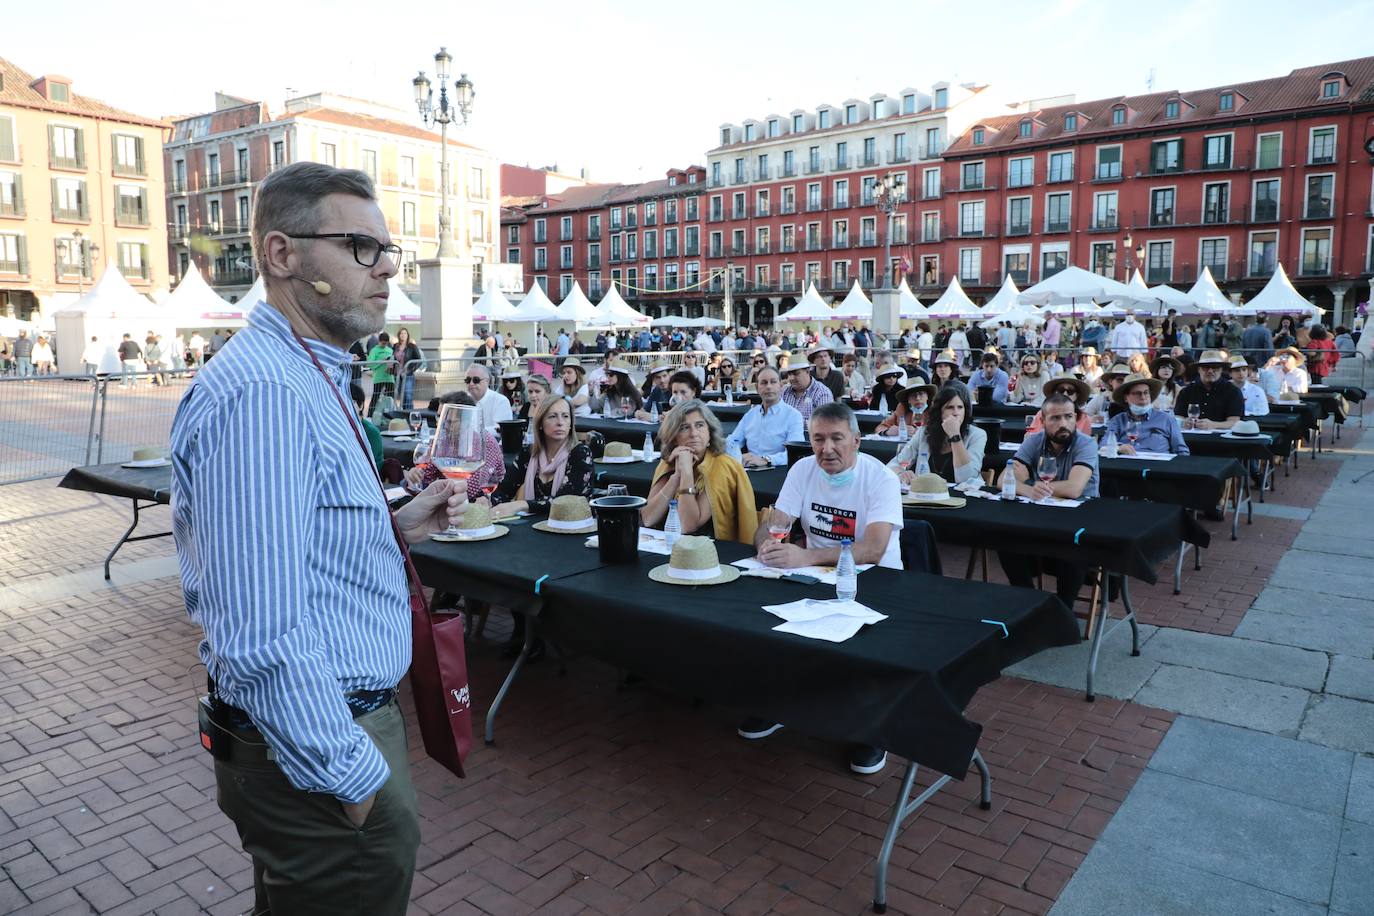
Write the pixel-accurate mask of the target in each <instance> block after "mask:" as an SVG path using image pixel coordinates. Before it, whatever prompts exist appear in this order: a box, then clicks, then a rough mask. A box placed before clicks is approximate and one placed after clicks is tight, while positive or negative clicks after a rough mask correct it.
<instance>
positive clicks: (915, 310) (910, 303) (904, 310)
mask: <svg viewBox="0 0 1374 916" xmlns="http://www.w3.org/2000/svg"><path fill="white" fill-rule="evenodd" d="M897 295H898V301H899V303H900V304H899V305H898V306H897V316H898V317H899V318H910V319H911V320H912V321H922V320H924V319H926V318H929V317H930V311H929V310H928V309H927V308H926V307H925V306H924V305H922V304H921V300H920V299H917V298H916V294H915V293H913V292H912V291H911V287H910V286H907V284H906V281H905V280H903V281H902V282H901V283H899V284H898V285H897Z"/></svg>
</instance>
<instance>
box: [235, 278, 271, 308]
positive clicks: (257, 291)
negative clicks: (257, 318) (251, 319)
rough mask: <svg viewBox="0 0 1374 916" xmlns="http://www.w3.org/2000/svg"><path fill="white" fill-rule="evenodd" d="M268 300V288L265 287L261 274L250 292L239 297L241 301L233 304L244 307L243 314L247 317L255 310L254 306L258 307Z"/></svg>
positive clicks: (249, 289)
mask: <svg viewBox="0 0 1374 916" xmlns="http://www.w3.org/2000/svg"><path fill="white" fill-rule="evenodd" d="M266 298H267V287H266V286H264V285H263V283H262V275H261V274H259V275H258V279H257V280H255V281H254V282H253V285H252V286H250V287H248V292H246V293H244V294H243V295H242V296H239V301H238V302H236V303H232V304H233V305H240V306H242V307H243V313H244V314H245V315H246V314H248V313H249V312H251V311H252V310H253V306H255V305H257V304H258V303H259V302H262V301H263V300H265V299H266Z"/></svg>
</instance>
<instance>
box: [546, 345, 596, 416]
mask: <svg viewBox="0 0 1374 916" xmlns="http://www.w3.org/2000/svg"><path fill="white" fill-rule="evenodd" d="M553 393H554V394H558V395H563V396H564V397H566V398H567V399H568V401H569V402H570V403H571V404H572V407H573V416H575V417H590V416H591V415H592V405H591V400H592V395H591V389H590V388H588V387H587V370H586V369H584V368H583V367H582V360H580V359H578V358H577V357H576V356H569V357H567V358H566V359H564V360H563V366H562V368H560V369H559V370H558V381H557V382H555V383H554V386H553Z"/></svg>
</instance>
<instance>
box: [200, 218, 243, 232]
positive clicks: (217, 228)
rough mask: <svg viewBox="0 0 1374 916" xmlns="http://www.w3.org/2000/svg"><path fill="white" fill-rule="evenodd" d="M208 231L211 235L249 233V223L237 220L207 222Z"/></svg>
mask: <svg viewBox="0 0 1374 916" xmlns="http://www.w3.org/2000/svg"><path fill="white" fill-rule="evenodd" d="M206 231H207V232H208V233H209V234H210V235H248V234H249V229H248V223H246V222H243V223H240V222H238V221H237V220H219V221H216V222H211V223H209V224H207V226H206Z"/></svg>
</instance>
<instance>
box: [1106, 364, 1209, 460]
mask: <svg viewBox="0 0 1374 916" xmlns="http://www.w3.org/2000/svg"><path fill="white" fill-rule="evenodd" d="M1162 387H1164V383H1163V382H1161V381H1160V380H1159V379H1157V378H1150V377H1149V376H1148V375H1129V376H1127V377H1126V379H1125V381H1123V382H1122V383H1121V387H1119V388H1117V389H1116V392H1115V393H1114V395H1113V397H1114V398H1115V399H1116V402H1117V403H1118V404H1124V405H1125V406H1126V412H1124V413H1119V414H1117V415H1116V416H1114V417H1112V418H1111V419H1110V420H1108V421H1107V429H1108V431H1110V432H1111V434H1112V435H1114V436H1116V441H1117V443H1118V446H1117V447H1118V448H1119V449H1120V454H1122V455H1134V454H1135V453H1136V452H1158V453H1160V454H1165V453H1168V454H1173V455H1187V454H1189V451H1188V444H1187V443H1186V442H1184V441H1183V430H1182V428H1181V427H1180V426H1179V425H1178V417H1176V416H1174V415H1173V414H1172V413H1170V412H1168V411H1165V410H1155V409H1154V401H1155V398H1157V397H1159V389H1160V388H1162Z"/></svg>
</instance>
